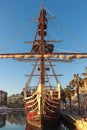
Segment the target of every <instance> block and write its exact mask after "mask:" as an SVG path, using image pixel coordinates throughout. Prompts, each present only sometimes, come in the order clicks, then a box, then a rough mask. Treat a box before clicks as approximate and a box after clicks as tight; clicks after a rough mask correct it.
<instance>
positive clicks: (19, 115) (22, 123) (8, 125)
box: [0, 112, 74, 130]
mask: <svg viewBox="0 0 87 130" xmlns="http://www.w3.org/2000/svg"><path fill="white" fill-rule="evenodd" d="M0 130H31V129H30V128H29V126H27V125H26V119H25V113H24V112H10V113H8V114H3V115H0ZM45 130H48V129H45ZM49 130H74V129H73V128H72V126H70V128H69V127H67V126H65V125H64V124H63V123H60V124H59V125H58V127H57V128H52V129H49Z"/></svg>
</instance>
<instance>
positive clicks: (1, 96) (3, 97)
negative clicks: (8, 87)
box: [0, 90, 7, 106]
mask: <svg viewBox="0 0 87 130" xmlns="http://www.w3.org/2000/svg"><path fill="white" fill-rule="evenodd" d="M6 105H7V92H4V91H3V90H0V106H6Z"/></svg>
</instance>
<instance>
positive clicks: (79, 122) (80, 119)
mask: <svg viewBox="0 0 87 130" xmlns="http://www.w3.org/2000/svg"><path fill="white" fill-rule="evenodd" d="M61 120H62V121H64V122H65V123H66V124H69V125H72V127H73V128H75V129H76V130H87V116H85V117H84V116H79V115H76V114H73V113H69V112H61Z"/></svg>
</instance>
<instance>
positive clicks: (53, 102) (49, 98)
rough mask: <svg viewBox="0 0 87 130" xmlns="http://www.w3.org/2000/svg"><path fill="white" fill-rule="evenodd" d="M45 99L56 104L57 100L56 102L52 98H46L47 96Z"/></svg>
mask: <svg viewBox="0 0 87 130" xmlns="http://www.w3.org/2000/svg"><path fill="white" fill-rule="evenodd" d="M45 99H46V100H47V101H49V102H50V103H54V104H56V105H57V104H58V100H57V102H55V101H54V100H52V99H50V98H48V97H45Z"/></svg>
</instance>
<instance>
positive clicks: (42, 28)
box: [38, 8, 47, 124]
mask: <svg viewBox="0 0 87 130" xmlns="http://www.w3.org/2000/svg"><path fill="white" fill-rule="evenodd" d="M45 16H46V10H45V9H44V8H42V9H41V12H40V18H39V25H38V28H39V30H38V34H39V35H40V53H41V58H40V85H41V106H40V114H41V119H42V118H43V113H44V96H43V91H44V86H45V82H44V81H45V79H44V50H45V48H44V44H45V43H44V36H45V35H46V32H45V29H46V23H45V22H46V21H47V19H46V17H45ZM41 124H42V122H41Z"/></svg>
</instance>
